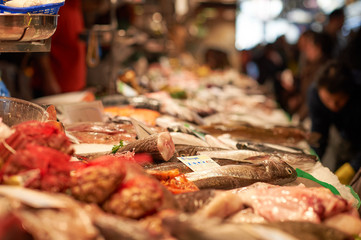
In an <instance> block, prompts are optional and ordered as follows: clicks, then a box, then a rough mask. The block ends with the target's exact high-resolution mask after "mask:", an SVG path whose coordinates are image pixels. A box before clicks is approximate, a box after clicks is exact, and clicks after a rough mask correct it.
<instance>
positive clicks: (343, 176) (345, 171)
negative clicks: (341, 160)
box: [335, 163, 355, 185]
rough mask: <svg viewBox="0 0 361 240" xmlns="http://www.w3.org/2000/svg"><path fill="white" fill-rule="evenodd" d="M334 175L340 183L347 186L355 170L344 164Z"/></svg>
mask: <svg viewBox="0 0 361 240" xmlns="http://www.w3.org/2000/svg"><path fill="white" fill-rule="evenodd" d="M335 175H336V176H337V177H338V179H339V180H340V183H342V184H344V185H348V184H350V182H351V180H352V178H353V177H354V176H355V170H354V169H353V168H352V167H351V165H350V164H349V163H345V164H343V165H342V166H341V167H340V168H339V169H337V170H336V172H335Z"/></svg>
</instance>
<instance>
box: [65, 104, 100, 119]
mask: <svg viewBox="0 0 361 240" xmlns="http://www.w3.org/2000/svg"><path fill="white" fill-rule="evenodd" d="M103 108H104V107H103V104H102V102H101V101H93V102H80V103H72V104H67V105H63V111H64V114H65V115H66V118H67V120H68V121H69V122H71V123H74V122H102V121H103Z"/></svg>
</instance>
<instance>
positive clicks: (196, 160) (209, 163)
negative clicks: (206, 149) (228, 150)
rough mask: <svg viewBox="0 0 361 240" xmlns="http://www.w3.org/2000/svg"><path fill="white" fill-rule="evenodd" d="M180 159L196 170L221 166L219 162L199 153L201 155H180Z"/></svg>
mask: <svg viewBox="0 0 361 240" xmlns="http://www.w3.org/2000/svg"><path fill="white" fill-rule="evenodd" d="M178 159H179V160H180V161H181V162H182V163H184V164H185V165H187V166H188V167H189V168H190V169H192V170H193V171H194V172H198V171H203V170H206V169H210V168H214V167H219V164H218V163H216V162H215V161H213V159H211V158H210V157H208V156H205V155H199V156H190V157H178Z"/></svg>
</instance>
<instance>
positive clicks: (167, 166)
mask: <svg viewBox="0 0 361 240" xmlns="http://www.w3.org/2000/svg"><path fill="white" fill-rule="evenodd" d="M213 161H214V162H216V163H217V164H218V165H220V166H225V165H238V164H240V165H241V164H250V163H248V162H239V161H233V160H229V159H214V160H213ZM143 168H144V169H146V170H148V169H149V170H154V171H170V170H173V169H178V170H179V173H181V174H184V173H190V172H193V171H192V169H190V168H189V167H188V166H187V165H186V164H184V163H183V162H181V161H179V160H175V161H168V162H162V163H157V164H147V165H144V166H143Z"/></svg>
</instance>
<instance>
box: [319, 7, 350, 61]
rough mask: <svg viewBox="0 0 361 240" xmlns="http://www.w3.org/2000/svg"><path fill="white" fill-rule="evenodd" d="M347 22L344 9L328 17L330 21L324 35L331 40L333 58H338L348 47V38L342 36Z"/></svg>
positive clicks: (333, 12) (334, 11) (336, 10)
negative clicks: (346, 46)
mask: <svg viewBox="0 0 361 240" xmlns="http://www.w3.org/2000/svg"><path fill="white" fill-rule="evenodd" d="M344 22H345V12H344V9H343V8H337V9H335V10H333V11H332V12H331V13H330V14H329V15H328V21H327V23H326V25H325V26H324V30H323V31H324V33H326V34H327V36H328V37H329V38H330V41H331V44H332V57H338V56H339V55H340V53H341V52H342V49H343V48H344V47H345V45H346V38H345V37H344V36H343V35H342V31H341V30H342V27H343V24H344Z"/></svg>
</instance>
